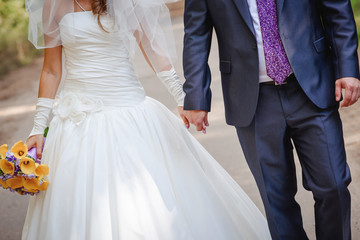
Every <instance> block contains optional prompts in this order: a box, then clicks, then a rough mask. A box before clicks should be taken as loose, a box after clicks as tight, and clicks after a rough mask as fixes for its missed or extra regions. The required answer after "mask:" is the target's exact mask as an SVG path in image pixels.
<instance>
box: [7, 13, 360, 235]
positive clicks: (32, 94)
mask: <svg viewBox="0 0 360 240" xmlns="http://www.w3.org/2000/svg"><path fill="white" fill-rule="evenodd" d="M174 29H175V34H176V43H177V48H178V51H179V60H178V61H177V63H176V69H177V70H178V72H179V74H180V75H181V74H182V67H181V49H182V35H183V25H182V19H181V18H176V19H174ZM41 61H42V60H41V59H38V60H37V61H35V62H34V63H33V64H31V65H29V66H27V67H25V68H22V69H20V70H18V71H16V72H13V73H11V74H10V75H9V76H7V77H6V78H5V79H3V80H0V100H1V101H0V143H8V144H13V143H14V142H15V141H17V140H20V139H25V138H26V137H27V134H28V133H29V132H30V128H31V126H32V116H33V113H34V103H35V102H36V92H37V84H38V82H37V81H38V78H39V75H40V71H41ZM135 62H136V64H137V65H136V66H135V67H136V70H137V72H138V75H139V77H140V79H141V81H142V83H143V85H144V87H145V89H146V92H147V94H148V95H149V96H151V97H154V98H155V99H157V100H159V101H161V102H162V103H164V104H165V105H167V106H168V107H169V108H170V109H171V110H173V111H174V112H176V105H175V103H174V101H173V100H172V97H171V96H170V95H169V94H167V92H166V90H165V88H164V87H163V86H162V85H161V83H160V82H159V81H157V80H156V78H155V77H154V74H153V73H152V71H151V70H150V68H149V67H148V66H147V65H146V63H145V61H143V60H142V57H141V56H137V57H136V61H135ZM210 65H211V69H212V73H213V82H212V89H213V105H212V112H211V113H210V115H209V119H210V125H211V126H210V128H209V129H208V133H207V134H206V135H203V134H201V133H197V132H196V131H194V128H192V129H191V130H190V131H191V132H192V133H193V134H194V135H195V137H196V138H197V139H198V140H199V141H200V142H201V143H202V144H203V145H204V146H205V148H206V149H207V150H208V151H209V152H210V153H211V154H212V155H213V156H214V157H215V158H216V159H217V160H218V161H219V163H220V164H221V165H222V166H223V167H224V168H225V169H226V170H227V171H228V172H229V173H230V174H231V175H232V176H233V177H234V179H235V180H236V181H237V182H238V183H239V184H240V185H241V187H242V188H243V189H244V190H245V191H246V192H247V194H249V196H250V197H251V198H252V199H253V201H254V202H255V203H256V205H257V206H258V207H259V208H260V209H261V210H262V211H263V207H262V204H261V200H260V196H259V194H258V191H257V188H256V186H255V182H254V179H253V177H252V175H251V173H250V171H249V169H248V167H247V165H246V163H245V160H244V157H243V154H242V151H241V148H240V145H239V143H238V140H237V137H236V133H235V129H234V128H233V127H230V126H227V125H226V124H225V119H224V109H223V102H222V95H221V83H220V74H219V71H218V50H217V48H216V44H215V43H214V44H213V48H212V51H211V56H210ZM341 115H342V117H343V122H344V131H345V141H346V148H347V154H348V159H349V165H350V168H351V170H352V177H353V182H352V184H351V185H350V191H351V193H352V199H353V204H352V206H353V207H352V229H353V239H360V208H359V206H360V187H359V185H360V126H359V121H360V104H356V105H355V106H353V107H351V108H348V109H341ZM296 166H297V175H298V181H299V192H298V194H297V196H296V198H297V200H298V201H299V203H300V204H301V206H302V212H303V217H304V225H305V229H306V231H307V232H308V234H309V237H310V238H311V239H315V237H314V216H313V204H314V201H313V200H312V196H311V194H310V193H309V192H307V191H305V190H304V189H303V188H302V186H301V169H300V166H299V164H298V163H297V165H296ZM27 201H28V198H27V197H22V196H18V195H16V194H13V193H10V192H7V191H4V190H0V240H2V239H4V240H17V239H20V236H21V229H22V224H23V222H24V218H25V214H26V208H27Z"/></svg>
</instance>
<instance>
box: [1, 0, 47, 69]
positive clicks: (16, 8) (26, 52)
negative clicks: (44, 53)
mask: <svg viewBox="0 0 360 240" xmlns="http://www.w3.org/2000/svg"><path fill="white" fill-rule="evenodd" d="M27 29H28V15H27V13H26V11H25V0H0V76H1V75H4V74H5V73H7V72H9V71H10V70H11V69H14V68H16V67H18V66H21V65H24V64H27V63H29V62H31V61H32V60H33V58H34V57H35V56H37V55H40V54H41V51H38V50H36V49H35V48H34V47H33V46H32V44H31V43H30V42H29V41H28V40H27Z"/></svg>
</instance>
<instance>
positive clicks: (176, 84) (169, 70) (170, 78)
mask: <svg viewBox="0 0 360 240" xmlns="http://www.w3.org/2000/svg"><path fill="white" fill-rule="evenodd" d="M139 47H140V49H141V52H142V54H143V55H144V58H145V60H146V62H147V63H148V64H149V66H150V67H151V69H152V70H153V71H154V72H155V73H156V74H157V77H158V78H159V79H160V81H161V82H162V83H163V84H164V85H165V87H166V88H167V89H168V91H169V92H170V94H171V95H173V97H174V98H175V101H176V102H177V104H178V111H179V114H180V117H181V119H182V120H183V122H184V124H185V126H186V127H187V128H189V127H190V124H189V121H188V120H187V118H186V117H185V115H184V107H183V105H184V98H185V92H184V91H183V87H182V83H181V82H180V78H179V77H178V75H177V74H176V72H175V70H174V68H173V66H172V64H171V63H170V61H169V60H168V59H167V58H165V57H162V56H160V55H157V56H156V57H157V58H158V60H157V61H163V62H165V64H163V63H162V64H161V65H162V66H164V67H163V69H162V70H161V71H160V72H156V70H155V69H156V68H155V67H154V66H153V65H152V63H151V61H150V59H149V57H148V55H147V54H146V51H145V50H144V47H143V45H142V43H141V42H140V43H139Z"/></svg>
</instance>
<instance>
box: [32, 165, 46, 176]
mask: <svg viewBox="0 0 360 240" xmlns="http://www.w3.org/2000/svg"><path fill="white" fill-rule="evenodd" d="M48 174H49V167H48V165H46V164H41V165H39V166H37V167H36V169H35V176H37V177H40V178H41V177H44V176H46V175H48Z"/></svg>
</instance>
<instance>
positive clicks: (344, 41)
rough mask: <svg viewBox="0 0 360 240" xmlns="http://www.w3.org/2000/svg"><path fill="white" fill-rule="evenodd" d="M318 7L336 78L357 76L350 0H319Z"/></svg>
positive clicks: (355, 45)
mask: <svg viewBox="0 0 360 240" xmlns="http://www.w3.org/2000/svg"><path fill="white" fill-rule="evenodd" d="M319 9H320V13H321V16H322V20H323V24H324V28H325V31H326V34H327V35H328V39H329V40H330V45H331V49H332V54H333V56H334V57H333V65H334V70H335V76H336V79H339V78H342V77H355V78H359V62H358V61H359V60H358V55H357V47H358V38H357V33H356V24H355V20H354V14H353V11H352V7H351V2H350V0H319Z"/></svg>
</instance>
